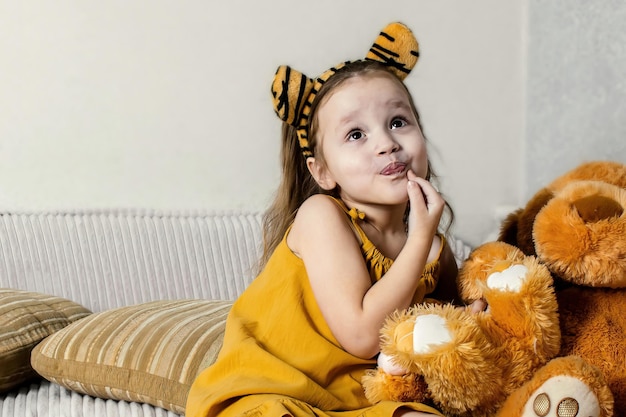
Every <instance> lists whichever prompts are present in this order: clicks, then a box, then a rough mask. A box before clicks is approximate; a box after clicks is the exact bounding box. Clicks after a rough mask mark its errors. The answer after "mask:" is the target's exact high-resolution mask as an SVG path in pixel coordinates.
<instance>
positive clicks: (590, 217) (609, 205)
mask: <svg viewBox="0 0 626 417" xmlns="http://www.w3.org/2000/svg"><path fill="white" fill-rule="evenodd" d="M572 204H573V206H574V207H575V208H576V211H577V212H578V215H579V216H580V218H581V219H583V220H584V221H585V223H594V222H597V221H600V220H604V219H610V218H611V217H616V218H617V217H620V216H621V215H622V213H623V212H624V208H623V207H622V206H620V205H619V203H618V202H617V201H615V200H613V199H611V198H608V197H604V196H599V195H592V196H588V197H584V198H580V199H578V200H576V201H574V202H573V203H572Z"/></svg>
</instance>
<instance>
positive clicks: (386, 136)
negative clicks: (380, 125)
mask: <svg viewBox="0 0 626 417" xmlns="http://www.w3.org/2000/svg"><path fill="white" fill-rule="evenodd" d="M377 147H378V149H377V151H378V154H380V155H384V154H387V153H393V152H396V151H397V150H398V149H400V145H399V144H398V142H397V141H396V140H395V139H394V137H393V136H392V135H391V134H390V133H389V132H382V133H381V134H380V135H379V136H378V140H377Z"/></svg>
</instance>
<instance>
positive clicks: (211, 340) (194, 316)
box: [31, 300, 232, 414]
mask: <svg viewBox="0 0 626 417" xmlns="http://www.w3.org/2000/svg"><path fill="white" fill-rule="evenodd" d="M231 305H232V302H231V301H208V300H176V301H155V302H150V303H145V304H138V305H134V306H130V307H122V308H118V309H114V310H108V311H104V312H101V313H97V314H93V315H91V316H90V317H87V318H86V319H85V320H81V321H80V322H77V323H74V324H73V325H70V326H68V327H66V328H65V329H63V330H61V331H59V332H57V333H55V334H53V335H52V336H50V337H48V338H47V339H45V340H44V341H43V342H41V343H40V344H39V345H37V347H36V348H35V349H34V350H33V354H32V359H31V360H32V365H33V368H35V370H36V371H37V372H39V373H40V374H41V375H42V376H43V377H45V378H46V379H48V380H50V381H52V382H55V383H57V384H59V385H62V386H64V387H66V388H68V389H70V390H74V391H78V392H80V393H83V394H88V395H92V396H95V397H100V398H105V399H114V400H126V401H135V402H140V403H148V404H151V405H154V406H157V407H162V408H165V409H167V410H171V411H173V412H175V413H178V414H184V411H185V403H186V401H187V395H188V393H189V389H190V387H191V384H192V382H193V381H194V379H195V377H196V375H197V374H198V372H199V371H201V370H202V369H204V368H205V367H207V366H208V365H210V364H211V363H213V361H214V360H215V358H216V356H217V353H218V351H219V349H220V347H221V345H222V340H223V333H224V326H225V321H226V316H227V315H228V312H229V311H230V306H231Z"/></svg>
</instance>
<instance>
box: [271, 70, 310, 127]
mask: <svg viewBox="0 0 626 417" xmlns="http://www.w3.org/2000/svg"><path fill="white" fill-rule="evenodd" d="M313 86H314V80H313V79H311V78H309V77H307V76H306V75H304V74H303V73H301V72H299V71H297V70H294V69H292V68H291V67H289V66H287V65H281V66H280V67H278V69H277V70H276V74H275V75H274V81H273V82H272V104H273V106H274V111H275V112H276V115H277V116H278V117H279V118H280V119H281V120H282V121H283V122H285V123H288V124H290V125H292V126H295V127H298V123H299V122H300V120H299V115H300V114H301V111H302V108H303V106H304V105H305V102H306V100H307V99H308V98H309V95H310V93H311V90H312V89H313Z"/></svg>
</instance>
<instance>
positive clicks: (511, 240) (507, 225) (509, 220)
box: [498, 209, 524, 246]
mask: <svg viewBox="0 0 626 417" xmlns="http://www.w3.org/2000/svg"><path fill="white" fill-rule="evenodd" d="M523 211H524V209H517V210H515V211H514V212H513V213H510V214H509V215H508V216H506V218H505V219H504V220H503V221H502V224H501V225H500V234H499V235H498V240H499V241H501V242H504V243H508V244H509V245H513V246H517V223H518V221H519V217H520V215H521V214H522V212H523Z"/></svg>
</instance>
